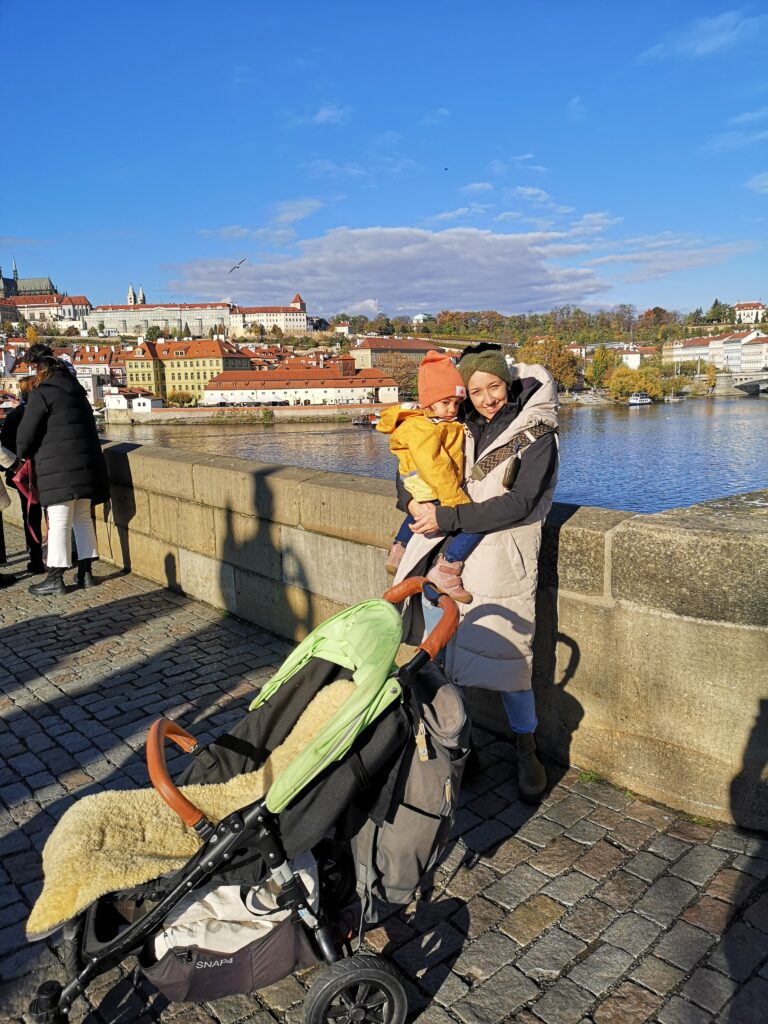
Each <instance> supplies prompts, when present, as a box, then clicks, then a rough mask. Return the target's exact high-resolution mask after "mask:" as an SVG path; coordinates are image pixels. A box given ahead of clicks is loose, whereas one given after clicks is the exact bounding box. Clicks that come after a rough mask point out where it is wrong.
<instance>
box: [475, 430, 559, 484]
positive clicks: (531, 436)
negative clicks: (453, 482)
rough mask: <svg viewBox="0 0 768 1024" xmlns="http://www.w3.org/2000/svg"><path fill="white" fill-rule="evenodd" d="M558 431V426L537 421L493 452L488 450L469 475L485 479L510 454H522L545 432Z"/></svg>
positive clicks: (552, 432) (554, 432)
mask: <svg viewBox="0 0 768 1024" xmlns="http://www.w3.org/2000/svg"><path fill="white" fill-rule="evenodd" d="M556 433H557V427H550V426H549V425H548V424H546V423H537V424H535V425H534V426H532V427H526V429H525V430H521V431H520V433H519V434H515V436H514V437H513V438H511V440H509V441H507V442H506V444H503V445H501V447H499V448H495V449H494V450H493V451H492V452H488V454H487V455H482V456H481V457H480V458H479V459H478V460H477V462H476V463H475V464H474V466H473V467H472V469H471V470H470V471H469V476H470V477H471V479H472V480H483V479H485V477H487V476H488V474H489V473H490V472H491V471H492V470H494V469H496V467H497V466H500V465H501V464H502V462H506V461H507V459H508V458H510V456H512V457H515V456H517V455H521V456H522V453H523V452H524V451H525V449H526V448H528V447H530V445H532V444H533V442H534V441H538V439H539V438H540V437H544V435H545V434H556Z"/></svg>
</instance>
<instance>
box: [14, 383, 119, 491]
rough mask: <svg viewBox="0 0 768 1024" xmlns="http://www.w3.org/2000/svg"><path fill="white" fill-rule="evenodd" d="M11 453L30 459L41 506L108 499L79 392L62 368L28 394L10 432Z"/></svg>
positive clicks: (103, 465)
mask: <svg viewBox="0 0 768 1024" xmlns="http://www.w3.org/2000/svg"><path fill="white" fill-rule="evenodd" d="M16 454H17V455H18V457H19V458H20V459H29V458H31V459H32V465H33V467H34V471H35V480H36V483H37V489H38V492H39V494H40V504H41V505H43V506H46V507H47V506H48V505H59V504H61V503H62V502H65V501H70V500H71V499H72V498H90V499H91V501H93V502H95V503H96V504H100V503H101V502H104V501H106V500H107V499H108V498H109V479H108V477H107V467H106V463H105V462H104V456H103V454H102V452H101V443H100V441H99V435H98V433H97V431H96V424H95V422H94V419H93V411H92V409H91V406H90V403H89V402H88V398H87V396H86V393H85V390H84V388H83V386H82V385H81V384H80V382H79V381H78V380H77V378H76V377H75V376H74V375H73V374H72V372H71V371H70V370H68V369H67V368H66V367H65V366H57V367H56V369H55V370H54V371H53V373H52V374H51V376H50V377H49V378H48V380H46V381H43V383H42V384H40V385H38V387H36V388H35V389H34V390H33V391H32V392H31V394H30V396H29V399H28V401H27V405H26V408H25V410H24V416H23V417H22V420H21V423H20V424H19V428H18V432H17V434H16Z"/></svg>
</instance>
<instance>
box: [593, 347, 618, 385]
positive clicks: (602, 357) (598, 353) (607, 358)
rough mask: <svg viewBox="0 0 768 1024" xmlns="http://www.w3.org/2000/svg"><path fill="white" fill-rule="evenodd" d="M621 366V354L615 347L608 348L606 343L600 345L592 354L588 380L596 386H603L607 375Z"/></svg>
mask: <svg viewBox="0 0 768 1024" xmlns="http://www.w3.org/2000/svg"><path fill="white" fill-rule="evenodd" d="M617 366H621V356H620V355H619V353H618V352H616V351H614V349H608V348H606V347H605V345H598V346H597V348H596V349H595V351H594V353H593V355H592V364H591V366H590V367H589V369H588V370H587V373H586V378H587V381H588V382H589V383H590V384H591V385H592V387H595V388H601V387H602V386H603V384H605V381H606V377H607V376H610V374H611V372H612V371H613V370H615V369H616V367H617Z"/></svg>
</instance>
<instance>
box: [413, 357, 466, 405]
mask: <svg viewBox="0 0 768 1024" xmlns="http://www.w3.org/2000/svg"><path fill="white" fill-rule="evenodd" d="M466 397H467V389H466V387H465V386H464V381H463V380H462V379H461V374H460V373H459V371H458V370H457V369H456V367H455V366H454V365H453V363H452V362H451V358H450V356H447V355H445V353H443V352H427V354H426V355H425V356H424V358H423V359H422V361H421V363H420V365H419V405H420V406H421V407H422V409H424V408H426V406H428V405H432V404H433V403H434V402H439V401H440V400H441V399H443V398H466Z"/></svg>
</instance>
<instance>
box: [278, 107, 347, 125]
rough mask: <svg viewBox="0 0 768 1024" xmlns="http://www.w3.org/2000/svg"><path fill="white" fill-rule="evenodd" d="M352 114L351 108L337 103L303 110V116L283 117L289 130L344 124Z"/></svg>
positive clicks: (289, 115) (288, 115)
mask: <svg viewBox="0 0 768 1024" xmlns="http://www.w3.org/2000/svg"><path fill="white" fill-rule="evenodd" d="M351 113H352V108H351V107H342V106H340V105H339V104H338V103H323V104H321V105H320V106H319V107H316V108H311V109H305V111H304V113H303V114H295V113H293V114H287V115H285V124H286V125H287V127H289V128H306V127H307V126H308V125H317V126H318V127H320V128H323V127H326V126H329V125H331V126H334V125H342V124H346V123H347V121H348V120H349V116H350V114H351Z"/></svg>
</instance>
